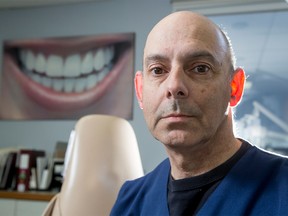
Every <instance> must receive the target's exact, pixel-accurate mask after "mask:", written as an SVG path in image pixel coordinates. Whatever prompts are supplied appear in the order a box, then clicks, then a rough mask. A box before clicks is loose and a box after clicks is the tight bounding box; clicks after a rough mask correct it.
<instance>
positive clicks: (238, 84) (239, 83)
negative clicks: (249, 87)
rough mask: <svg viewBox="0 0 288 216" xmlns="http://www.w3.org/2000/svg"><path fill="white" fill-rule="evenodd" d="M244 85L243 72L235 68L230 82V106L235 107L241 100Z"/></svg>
mask: <svg viewBox="0 0 288 216" xmlns="http://www.w3.org/2000/svg"><path fill="white" fill-rule="evenodd" d="M244 85H245V72H244V70H243V69H242V68H237V69H236V71H235V72H234V75H233V77H232V80H231V96H230V106H231V107H235V106H237V105H238V103H239V102H240V101H241V99H242V95H243V92H244Z"/></svg>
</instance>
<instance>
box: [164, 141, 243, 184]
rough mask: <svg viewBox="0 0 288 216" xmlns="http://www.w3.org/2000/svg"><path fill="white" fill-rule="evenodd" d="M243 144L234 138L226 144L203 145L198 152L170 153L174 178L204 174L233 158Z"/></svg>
mask: <svg viewBox="0 0 288 216" xmlns="http://www.w3.org/2000/svg"><path fill="white" fill-rule="evenodd" d="M241 143H242V142H241V141H240V140H237V139H235V138H234V139H233V140H231V141H229V142H225V143H209V142H207V143H203V146H202V148H201V149H197V150H196V149H193V150H190V151H189V150H187V149H186V150H185V152H178V151H177V152H176V151H172V152H169V158H170V163H171V174H172V177H173V178H174V179H183V178H188V177H193V176H197V175H201V174H204V173H206V172H208V171H210V170H212V169H214V168H215V167H217V166H219V165H220V164H222V163H224V162H225V161H226V160H228V159H229V158H230V157H232V156H233V155H234V154H235V153H236V152H237V151H238V150H239V148H240V147H241Z"/></svg>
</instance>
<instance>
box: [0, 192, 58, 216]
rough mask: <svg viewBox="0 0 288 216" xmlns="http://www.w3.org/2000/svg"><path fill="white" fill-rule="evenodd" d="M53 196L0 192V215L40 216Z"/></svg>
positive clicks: (47, 194) (39, 193)
mask: <svg viewBox="0 0 288 216" xmlns="http://www.w3.org/2000/svg"><path fill="white" fill-rule="evenodd" d="M54 195H55V193H51V192H23V193H19V192H8V191H0V215H1V216H2V215H3V216H40V215H41V214H42V212H43V211H44V209H45V208H46V206H47V205H48V203H49V200H50V199H51V198H52V197H53V196H54Z"/></svg>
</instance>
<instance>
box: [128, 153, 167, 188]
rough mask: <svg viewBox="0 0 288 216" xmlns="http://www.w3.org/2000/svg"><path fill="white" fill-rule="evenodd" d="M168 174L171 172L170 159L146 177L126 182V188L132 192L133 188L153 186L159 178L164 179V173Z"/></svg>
mask: <svg viewBox="0 0 288 216" xmlns="http://www.w3.org/2000/svg"><path fill="white" fill-rule="evenodd" d="M167 172H170V163H169V160H168V159H165V160H164V161H162V162H161V163H160V164H159V165H158V166H157V167H156V168H155V169H153V170H152V171H151V172H149V173H147V174H145V175H144V176H142V177H140V178H137V179H134V180H129V181H126V182H125V184H124V186H125V187H129V188H130V190H131V187H132V188H138V187H143V185H145V184H151V183H152V182H153V181H154V180H157V179H158V178H163V177H164V176H163V174H164V173H166V174H167ZM157 177H158V178H157ZM124 186H123V187H124Z"/></svg>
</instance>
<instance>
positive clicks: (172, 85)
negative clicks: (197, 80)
mask: <svg viewBox="0 0 288 216" xmlns="http://www.w3.org/2000/svg"><path fill="white" fill-rule="evenodd" d="M166 81H167V92H166V96H167V98H171V97H172V98H175V99H180V98H186V97H187V96H188V88H187V85H186V82H187V77H186V76H185V73H184V71H183V70H181V69H177V70H171V71H170V73H169V76H168V78H167V80H166Z"/></svg>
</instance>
